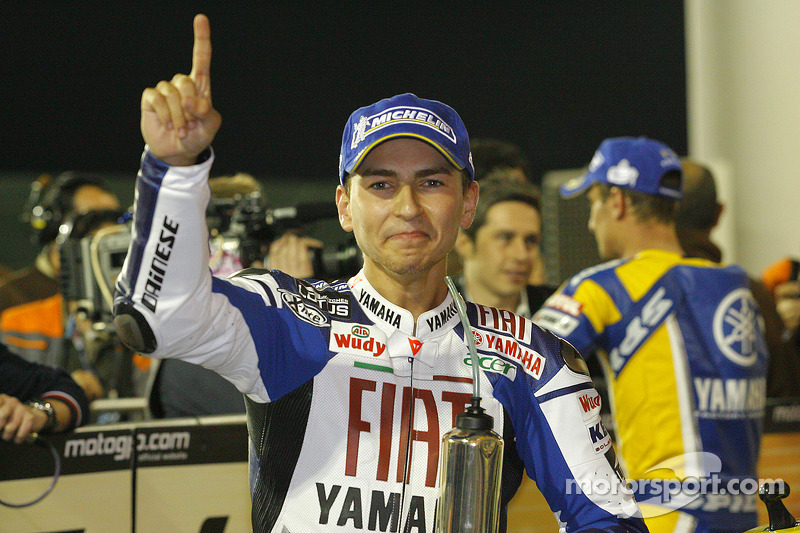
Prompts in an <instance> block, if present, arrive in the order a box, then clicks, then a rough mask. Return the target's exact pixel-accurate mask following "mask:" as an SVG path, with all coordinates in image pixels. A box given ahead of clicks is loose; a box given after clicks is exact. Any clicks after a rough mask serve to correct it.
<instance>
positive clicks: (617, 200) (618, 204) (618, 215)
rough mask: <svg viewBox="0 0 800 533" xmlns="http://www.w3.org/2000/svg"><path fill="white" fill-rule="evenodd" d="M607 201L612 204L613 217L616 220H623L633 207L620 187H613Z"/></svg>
mask: <svg viewBox="0 0 800 533" xmlns="http://www.w3.org/2000/svg"><path fill="white" fill-rule="evenodd" d="M607 201H608V202H610V204H611V215H612V216H613V217H614V220H622V218H623V217H624V216H625V215H626V214H627V213H628V210H629V209H630V207H631V206H630V204H629V200H628V198H627V196H625V193H623V192H622V189H620V188H619V187H611V190H610V191H609V198H608V200H607Z"/></svg>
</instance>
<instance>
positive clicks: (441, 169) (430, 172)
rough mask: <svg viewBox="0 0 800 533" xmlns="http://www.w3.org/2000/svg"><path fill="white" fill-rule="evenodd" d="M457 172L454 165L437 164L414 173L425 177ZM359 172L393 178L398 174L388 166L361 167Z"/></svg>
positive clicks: (364, 174)
mask: <svg viewBox="0 0 800 533" xmlns="http://www.w3.org/2000/svg"><path fill="white" fill-rule="evenodd" d="M454 172H455V168H454V167H450V166H447V165H441V166H435V167H430V168H423V169H420V170H418V171H416V172H415V173H414V177H415V178H425V177H427V176H436V175H437V174H446V175H451V174H453V173H454ZM357 174H359V175H361V176H364V177H366V176H382V177H385V178H391V177H394V176H397V172H395V171H394V170H390V169H388V168H379V167H376V168H370V167H366V168H364V169H361V170H359V171H358V172H357Z"/></svg>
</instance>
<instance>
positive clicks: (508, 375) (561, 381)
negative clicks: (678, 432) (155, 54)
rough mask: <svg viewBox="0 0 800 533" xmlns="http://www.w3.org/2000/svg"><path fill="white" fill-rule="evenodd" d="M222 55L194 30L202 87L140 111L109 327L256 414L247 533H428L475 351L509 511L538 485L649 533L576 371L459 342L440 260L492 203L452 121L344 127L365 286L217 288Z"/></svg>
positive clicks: (522, 345)
mask: <svg viewBox="0 0 800 533" xmlns="http://www.w3.org/2000/svg"><path fill="white" fill-rule="evenodd" d="M210 56H211V44H210V30H209V23H208V19H207V18H206V17H205V16H203V15H198V16H197V17H196V18H195V47H194V56H193V67H192V72H191V74H190V75H189V76H186V75H180V74H179V75H176V76H175V77H174V78H173V79H172V80H171V81H169V82H167V81H163V82H161V83H159V84H158V85H157V87H155V88H151V89H146V90H145V91H144V93H143V95H142V134H143V137H144V140H145V142H146V144H147V147H146V150H145V153H144V156H143V159H142V164H141V169H140V173H139V177H138V181H137V200H136V218H135V225H134V232H133V238H132V242H131V247H130V250H129V252H128V256H127V259H126V262H125V265H124V268H123V274H122V276H121V277H120V279H119V281H118V284H117V291H118V294H117V299H116V305H115V312H116V322H117V325H118V327H119V328H120V331H121V332H122V333H121V336H122V337H123V338H125V339H126V340H127V342H129V343H130V344H132V345H134V346H136V349H138V350H142V351H145V352H147V353H150V354H152V355H153V356H155V357H181V358H183V359H185V360H187V361H190V362H193V363H198V364H201V365H203V366H205V367H207V368H211V369H213V370H215V371H217V372H219V373H220V374H221V375H222V376H224V377H225V378H227V379H228V380H229V381H231V382H232V383H234V384H235V385H236V386H237V388H238V389H239V390H240V391H241V392H243V393H244V394H245V395H246V403H247V410H248V428H249V434H250V450H251V453H250V459H251V461H250V464H251V466H250V484H251V492H252V500H253V511H252V522H253V529H254V530H255V531H259V532H263V531H276V532H291V533H305V532H308V531H362V530H365V529H366V530H370V531H414V532H423V531H433V528H434V516H435V507H436V501H437V488H438V487H437V485H438V474H437V470H438V464H439V457H438V456H439V446H440V442H441V438H442V435H443V434H444V433H445V432H447V431H448V430H449V429H450V428H451V427H453V425H454V420H455V417H456V415H457V414H459V413H460V412H462V411H463V410H464V409H465V407H466V406H467V405H468V404H469V403H470V399H471V396H472V391H473V387H472V379H471V376H472V369H471V367H470V358H469V353H468V349H467V343H466V342H465V335H473V336H474V338H475V340H476V345H477V348H478V350H479V355H480V365H481V367H482V369H483V372H481V373H480V380H481V383H480V385H481V386H482V387H483V388H482V390H483V391H484V394H483V402H482V406H483V407H484V408H485V409H486V411H487V412H488V413H489V414H490V415H491V416H492V417H493V418H494V424H495V430H496V431H497V432H498V433H499V434H501V435H503V437H504V438H505V442H506V446H507V448H508V450H507V453H506V454H505V460H504V472H503V474H504V476H503V487H502V502H503V508H504V507H505V503H506V502H507V501H508V499H510V497H511V495H513V493H514V491H515V490H516V487H517V486H518V484H519V481H520V477H521V475H522V472H523V468H524V470H525V471H527V473H528V474H529V475H530V476H531V477H533V478H534V479H535V480H536V482H537V484H538V485H539V487H540V488H541V490H542V492H543V493H544V494H545V495H546V497H547V499H548V502H549V504H550V507H551V508H552V509H553V511H554V513H555V514H556V517H557V518H558V520H559V521H560V523H561V524H562V525H563V527H564V529H565V530H566V531H579V530H586V529H592V530H606V531H645V530H646V529H645V527H644V523H643V521H642V520H641V518H640V515H639V510H638V507H637V505H636V503H635V501H634V499H633V498H632V497H631V496H630V494H629V493H626V492H625V491H624V490H622V489H624V487H620V485H619V483H620V477H619V474H618V470H617V469H616V468H615V467H616V458H615V456H614V452H613V448H612V446H611V443H610V439H609V437H608V435H607V433H606V432H605V430H604V429H603V428H602V424H601V422H600V416H599V406H598V404H597V402H595V401H593V400H594V399H595V398H596V397H597V393H596V392H595V391H594V389H593V388H592V386H591V381H590V379H589V377H588V375H586V373H585V371H584V368H585V366H584V364H583V361H582V360H581V359H580V357H579V355H578V354H577V352H575V350H574V349H572V348H571V347H570V346H569V345H568V344H567V343H565V342H563V341H562V340H561V339H559V338H558V337H556V336H554V335H552V334H550V333H547V332H544V331H543V330H541V329H539V328H538V327H536V326H534V325H533V324H532V323H531V322H530V321H528V320H526V319H523V318H521V317H519V316H516V315H514V314H512V313H510V312H507V311H499V310H496V309H493V308H489V307H482V306H476V305H472V304H469V305H468V315H469V321H470V323H471V329H472V331H471V332H465V331H464V329H463V327H462V326H461V322H460V321H459V317H458V314H457V311H456V306H455V302H454V301H453V299H452V298H451V296H450V295H449V293H448V291H447V287H446V284H445V281H444V275H445V267H446V256H447V254H448V252H449V251H450V250H451V249H452V247H453V244H454V242H455V239H456V236H457V233H458V230H459V227H466V226H468V225H469V223H470V222H471V220H472V216H473V213H474V209H475V205H476V202H477V199H478V186H477V184H475V183H474V182H473V169H472V166H471V163H470V157H469V142H468V136H467V132H466V129H465V128H464V125H463V123H462V122H461V119H460V118H459V116H458V115H457V114H456V113H455V111H453V110H452V109H451V108H449V107H448V106H446V105H444V104H442V103H439V102H435V101H431V100H423V99H420V98H417V97H416V96H414V95H411V94H403V95H398V96H395V97H393V98H390V99H385V100H381V101H379V102H377V103H376V104H373V105H372V106H369V107H365V108H361V109H360V110H358V111H356V112H355V113H354V114H353V115H352V116H351V117H350V119H349V120H348V122H347V125H346V126H345V131H344V135H343V142H342V152H341V163H340V185H339V187H338V188H337V190H336V203H337V206H338V211H339V219H340V223H341V225H342V227H343V228H344V229H345V230H347V231H353V232H354V234H355V236H356V239H357V242H358V244H359V246H360V248H361V250H362V252H363V254H364V267H363V269H362V270H361V272H360V273H358V274H357V275H356V276H355V277H353V278H352V279H350V280H349V281H344V282H337V283H333V284H326V283H324V282H316V281H309V280H298V279H295V278H292V277H289V276H287V275H285V274H283V273H281V272H278V271H244V272H243V273H241V274H239V275H237V276H234V277H232V278H230V279H227V280H223V279H219V278H215V277H212V276H211V274H210V273H209V269H208V245H207V234H206V230H205V220H204V213H205V207H206V203H207V202H208V197H209V193H208V187H207V184H206V183H207V177H208V174H209V170H210V167H211V164H212V162H213V153H212V152H211V150H210V148H209V145H210V143H211V141H212V139H213V137H214V135H215V133H216V131H217V129H218V128H219V125H220V122H221V119H220V116H219V114H218V113H217V112H216V111H215V110H214V108H213V106H212V104H211V90H210V79H209V65H210ZM586 483H588V484H591V483H601V484H602V483H605V484H606V485H610V486H613V487H614V488H615V489H618V490H615V491H614V492H613V494H604V495H603V496H597V495H593V494H591V493H584V492H582V491H581V487H583V486H586ZM534 519H535V517H532V520H534ZM501 530H505V526H504V525H501Z"/></svg>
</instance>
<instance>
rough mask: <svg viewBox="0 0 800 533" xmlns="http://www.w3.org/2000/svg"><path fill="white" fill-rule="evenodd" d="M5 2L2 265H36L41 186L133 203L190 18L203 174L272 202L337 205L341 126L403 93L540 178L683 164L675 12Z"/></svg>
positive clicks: (566, 5) (487, 5) (589, 5)
mask: <svg viewBox="0 0 800 533" xmlns="http://www.w3.org/2000/svg"><path fill="white" fill-rule="evenodd" d="M11 4H15V3H8V2H4V3H2V4H0V20H2V21H3V26H4V28H5V29H4V30H3V36H4V37H3V39H2V46H0V69H1V70H0V102H2V104H0V110H1V111H0V113H2V115H0V123H2V129H1V131H2V139H1V140H2V142H0V176H2V183H0V194H2V201H1V203H2V206H0V224H1V225H2V228H0V231H2V233H0V242H2V244H3V246H2V247H0V249H2V254H0V263H3V264H6V265H9V266H19V265H20V264H25V263H28V262H29V260H30V258H31V254H30V253H29V252H28V250H26V248H25V246H24V245H19V246H18V245H17V244H12V243H14V242H15V241H19V240H20V239H21V238H22V237H24V232H21V231H20V226H19V225H18V223H17V222H16V217H18V215H19V210H20V209H21V207H22V204H23V203H24V195H25V194H26V190H27V186H28V184H29V182H30V181H31V180H32V179H34V178H35V177H36V176H38V175H39V173H42V172H50V173H53V174H58V173H59V172H61V171H63V170H87V171H89V170H90V171H98V172H103V173H107V174H108V175H109V177H110V179H111V180H112V181H113V182H114V184H115V187H119V188H120V189H121V190H122V195H123V199H124V200H125V201H128V198H132V193H131V194H130V195H127V193H126V191H129V190H131V188H132V176H133V175H134V173H135V171H136V168H137V166H138V159H139V157H140V155H141V149H142V140H141V135H140V133H139V99H140V96H141V91H142V89H143V88H145V87H147V86H153V85H155V84H156V83H157V82H158V81H159V80H161V79H169V78H170V77H171V76H172V75H173V74H174V73H176V72H186V73H188V71H189V70H190V68H191V47H192V17H193V15H194V13H197V12H204V13H206V14H208V15H209V17H210V19H211V37H212V44H213V59H212V70H211V72H212V89H213V97H214V104H215V107H217V109H219V111H220V112H221V113H222V115H223V125H222V129H221V130H220V132H219V134H218V135H217V138H216V140H215V141H214V148H215V150H216V153H217V160H216V163H215V166H214V170H213V172H212V173H213V175H222V174H230V173H233V172H237V171H245V172H249V173H252V174H254V175H255V176H256V177H258V178H259V179H261V180H262V181H263V182H264V183H265V184H266V185H267V190H268V192H269V194H270V197H271V199H272V200H273V201H274V202H276V203H277V202H284V201H288V200H292V199H295V200H296V199H298V198H299V199H302V198H308V197H313V196H315V195H316V196H318V195H320V194H324V195H325V197H329V198H332V194H333V187H335V185H336V183H337V182H336V173H337V165H338V153H339V144H340V141H341V134H342V128H343V126H344V122H345V120H346V119H347V117H348V116H349V114H350V113H351V112H352V111H353V110H355V109H356V108H358V107H360V106H363V105H366V104H370V103H372V102H374V101H376V100H378V99H380V98H383V97H386V96H391V95H393V94H397V93H400V92H406V91H409V92H414V93H416V94H417V95H419V96H422V97H426V98H434V99H438V100H442V101H444V102H446V103H448V104H450V105H451V106H453V107H454V108H455V109H456V110H458V111H459V113H460V114H461V116H462V118H463V120H464V122H465V124H466V125H467V129H468V130H469V132H470V134H471V136H473V137H498V138H502V139H505V140H509V141H511V142H514V143H516V144H518V145H519V146H520V147H521V148H522V149H523V151H524V152H525V153H526V154H527V155H528V156H529V157H530V159H531V162H532V166H533V169H534V172H535V173H536V174H537V175H541V174H542V173H544V172H545V171H547V170H551V169H560V168H573V167H578V166H582V165H584V164H586V163H588V161H589V159H590V158H591V155H592V152H593V151H594V149H595V148H596V147H597V145H598V144H599V143H600V141H601V140H602V139H603V138H605V137H609V136H616V135H648V136H651V137H654V138H658V139H660V140H662V141H664V142H666V143H667V144H669V145H671V146H672V147H673V148H674V149H675V150H676V151H677V152H678V153H680V154H685V153H686V143H687V141H686V90H685V85H686V77H685V52H684V30H683V28H684V23H683V3H682V2H680V1H672V2H643V3H635V2H616V3H609V2H560V1H559V2H555V1H553V2H525V3H523V2H510V3H509V2H503V3H500V2H470V3H469V4H468V5H462V4H461V3H456V2H452V3H450V2H447V3H444V2H442V3H439V2H429V3H420V4H415V3H406V2H397V3H383V2H371V3H362V2H337V3H313V4H311V3H309V4H308V5H301V4H300V3H298V2H294V3H288V2H280V3H277V2H259V4H258V5H257V6H253V5H245V4H243V5H237V3H236V2H225V3H224V4H223V3H222V2H213V3H212V2H182V3H177V2H176V3H174V4H171V3H169V2H162V3H159V4H153V5H148V3H136V4H135V6H130V5H127V4H123V3H119V5H115V3H114V2H112V3H108V2H106V3H103V4H100V3H95V2H55V1H53V2H26V3H24V4H18V6H24V7H17V6H12V5H11ZM189 4H191V5H189ZM12 182H14V183H12ZM301 185H302V187H301ZM19 195H23V196H22V198H20V196H19ZM285 199H286V200H285ZM12 226H13V227H12ZM9 245H11V246H9Z"/></svg>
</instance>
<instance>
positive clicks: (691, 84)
mask: <svg viewBox="0 0 800 533" xmlns="http://www.w3.org/2000/svg"><path fill="white" fill-rule="evenodd" d="M685 9H686V42H687V44H686V47H687V48H686V57H687V98H688V115H689V116H688V127H689V155H690V156H691V157H694V158H695V159H697V160H698V161H701V162H709V163H711V164H712V167H713V168H715V169H719V171H718V172H717V173H718V174H719V176H718V177H719V178H720V181H721V183H720V189H721V191H720V194H721V196H722V200H723V201H724V202H725V203H726V204H727V207H726V212H725V214H724V215H723V226H722V227H720V228H719V229H718V230H717V232H716V235H715V238H716V239H718V240H719V242H720V244H722V246H723V250H724V253H725V257H724V259H725V260H726V261H732V262H737V263H739V264H741V265H742V266H744V267H745V268H746V269H747V270H748V271H750V272H751V273H753V274H760V273H761V271H762V270H763V269H764V268H765V267H766V266H767V265H769V264H770V263H772V262H773V261H776V260H777V259H780V258H781V257H785V256H788V255H792V256H800V179H798V177H799V176H800V2H798V1H795V0H758V1H755V0H685Z"/></svg>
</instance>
